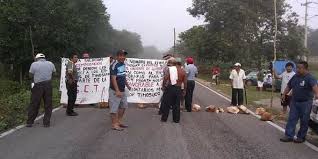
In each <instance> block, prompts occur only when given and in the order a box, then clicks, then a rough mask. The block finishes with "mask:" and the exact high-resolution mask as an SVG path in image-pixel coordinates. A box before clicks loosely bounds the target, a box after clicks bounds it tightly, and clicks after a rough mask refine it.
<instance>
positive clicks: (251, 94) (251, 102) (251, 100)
mask: <svg viewBox="0 0 318 159" xmlns="http://www.w3.org/2000/svg"><path fill="white" fill-rule="evenodd" d="M199 78H200V79H202V80H205V81H207V82H211V77H210V76H209V75H207V74H200V75H199ZM212 87H213V88H214V89H216V90H217V91H219V92H222V93H223V94H225V95H227V96H228V97H231V94H232V90H231V86H230V82H229V81H227V80H221V81H220V84H219V85H213V86H212ZM246 91H247V93H246V94H247V99H248V105H247V107H249V108H250V109H252V110H255V109H256V108H258V107H264V108H266V110H267V111H268V112H269V113H272V114H273V115H278V114H280V112H281V110H280V109H277V108H275V107H270V106H269V105H262V104H259V103H257V101H261V100H264V99H268V100H269V99H271V96H272V93H271V90H267V91H262V92H259V91H257V90H256V87H255V86H250V87H248V88H247V90H246ZM274 98H280V93H278V92H274ZM279 120H285V118H282V119H279Z"/></svg>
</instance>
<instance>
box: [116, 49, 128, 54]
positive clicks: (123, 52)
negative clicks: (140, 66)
mask: <svg viewBox="0 0 318 159" xmlns="http://www.w3.org/2000/svg"><path fill="white" fill-rule="evenodd" d="M119 54H124V55H127V54H128V52H127V51H125V50H119V51H117V55H119Z"/></svg>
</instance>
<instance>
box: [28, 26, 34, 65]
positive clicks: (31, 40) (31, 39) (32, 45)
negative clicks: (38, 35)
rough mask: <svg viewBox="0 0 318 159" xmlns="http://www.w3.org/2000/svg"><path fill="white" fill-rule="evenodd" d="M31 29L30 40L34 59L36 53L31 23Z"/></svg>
mask: <svg viewBox="0 0 318 159" xmlns="http://www.w3.org/2000/svg"><path fill="white" fill-rule="evenodd" d="M29 30H30V42H31V48H32V57H33V59H34V57H35V55H34V44H33V38H32V29H31V25H29Z"/></svg>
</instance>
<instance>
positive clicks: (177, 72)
mask: <svg viewBox="0 0 318 159" xmlns="http://www.w3.org/2000/svg"><path fill="white" fill-rule="evenodd" d="M171 63H172V66H170V67H169V69H168V72H167V73H165V76H164V80H163V85H164V86H165V90H164V96H163V99H162V116H161V122H167V119H168V116H169V110H170V108H171V107H172V117H173V122H175V123H179V122H180V99H181V95H183V96H184V95H185V93H186V92H185V91H184V92H181V85H182V84H184V89H185V90H186V87H187V79H186V74H185V71H184V70H182V69H181V67H176V64H177V63H176V60H175V59H173V60H171Z"/></svg>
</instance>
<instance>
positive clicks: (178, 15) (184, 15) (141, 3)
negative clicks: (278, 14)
mask: <svg viewBox="0 0 318 159" xmlns="http://www.w3.org/2000/svg"><path fill="white" fill-rule="evenodd" d="M103 1H104V3H105V5H106V7H107V8H108V13H109V14H110V15H111V19H110V23H111V24H112V25H113V27H114V28H115V29H120V30H121V29H126V30H129V31H133V32H137V33H138V34H140V35H141V38H142V42H143V45H144V46H147V45H154V46H156V47H157V48H159V49H160V50H166V49H169V48H170V47H171V46H172V45H173V28H174V27H175V28H176V30H177V33H180V32H182V31H185V30H187V29H189V28H191V27H192V26H194V25H199V24H202V23H203V19H197V18H193V17H192V16H190V15H189V13H188V12H187V11H186V9H187V8H188V7H190V6H191V4H192V0H103ZM287 1H288V2H289V3H291V5H292V6H293V9H294V10H295V11H296V12H297V13H298V14H299V15H300V20H301V23H303V22H304V14H305V13H304V7H302V6H301V2H304V1H305V0H287ZM313 1H317V2H318V0H313ZM309 13H310V15H309V17H311V16H313V15H315V14H318V5H316V4H312V5H311V8H309ZM309 25H310V27H312V28H318V17H315V18H312V19H310V22H309Z"/></svg>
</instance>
